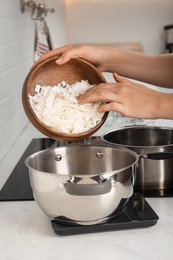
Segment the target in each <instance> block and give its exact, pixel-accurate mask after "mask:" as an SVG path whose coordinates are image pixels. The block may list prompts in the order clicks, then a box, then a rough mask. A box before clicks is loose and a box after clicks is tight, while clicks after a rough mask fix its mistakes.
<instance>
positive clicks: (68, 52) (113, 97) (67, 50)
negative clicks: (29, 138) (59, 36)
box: [34, 45, 173, 119]
mask: <svg viewBox="0 0 173 260" xmlns="http://www.w3.org/2000/svg"><path fill="white" fill-rule="evenodd" d="M54 55H59V58H58V59H57V60H56V63H57V64H58V65H61V64H64V63H66V62H67V61H69V60H70V59H72V58H83V59H85V60H87V61H89V62H91V63H92V64H94V65H95V66H96V67H97V68H98V69H99V70H100V71H101V72H112V73H113V76H114V79H115V82H112V83H102V84H98V85H96V86H95V87H93V88H91V89H90V90H88V91H87V92H86V93H85V94H83V95H81V96H79V97H78V102H79V104H84V103H90V102H99V101H101V102H104V104H103V105H101V106H100V108H99V112H105V111H115V112H119V113H121V114H122V115H124V116H126V117H132V118H143V119H173V94H172V93H162V92H159V91H156V90H152V89H150V88H147V87H146V86H143V85H142V84H138V83H135V82H133V81H131V80H129V79H127V78H131V79H135V80H138V81H142V82H146V83H149V84H152V85H156V86H160V87H165V88H173V54H162V55H145V54H141V53H137V52H133V51H129V50H124V49H120V48H117V47H115V46H113V45H66V46H63V47H61V48H57V49H54V50H52V51H50V52H48V53H46V54H45V55H43V56H42V58H41V59H40V60H39V61H38V62H36V64H37V63H39V62H40V61H41V60H42V59H44V58H45V57H51V56H54ZM34 66H35V65H34ZM120 75H121V76H120ZM124 77H126V78H124ZM105 102H106V103H105Z"/></svg>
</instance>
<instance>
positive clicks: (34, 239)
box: [0, 125, 173, 260]
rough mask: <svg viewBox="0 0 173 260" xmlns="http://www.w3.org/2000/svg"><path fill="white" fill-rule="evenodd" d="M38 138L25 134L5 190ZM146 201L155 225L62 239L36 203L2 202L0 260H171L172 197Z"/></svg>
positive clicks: (0, 169)
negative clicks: (13, 173)
mask: <svg viewBox="0 0 173 260" xmlns="http://www.w3.org/2000/svg"><path fill="white" fill-rule="evenodd" d="M105 130H108V129H104V131H105ZM101 131H102V130H100V133H101ZM40 136H41V134H39V133H38V131H37V130H35V129H34V128H33V127H32V126H31V125H29V127H28V128H27V129H26V130H25V131H24V133H23V135H21V137H20V139H19V140H18V141H17V143H16V144H15V145H14V147H13V148H12V149H11V151H10V152H9V154H8V158H6V159H4V161H3V162H2V163H1V165H0V173H1V178H0V186H1V187H2V186H3V183H4V182H5V180H6V179H7V178H8V176H9V175H10V173H11V171H12V169H13V168H14V166H15V164H16V163H17V161H18V160H19V159H20V156H21V155H22V153H23V152H24V150H25V149H26V147H27V145H28V144H29V142H30V141H31V139H32V138H35V137H40ZM146 200H147V201H148V203H149V204H150V206H151V207H152V208H153V209H154V211H155V212H156V214H157V215H158V216H159V220H158V222H157V224H156V225H154V226H152V227H147V228H140V229H131V230H121V231H110V232H102V233H91V234H83V235H73V236H64V237H63V236H58V235H56V234H55V233H54V231H53V229H52V227H51V222H50V220H49V219H48V217H46V216H45V215H44V214H43V213H42V211H41V210H40V209H39V207H38V206H37V204H36V203H35V202H34V201H25V202H21V201H20V202H0V260H23V259H25V260H31V259H32V260H38V259H40V260H95V259H99V260H105V259H107V260H115V259H118V260H122V259H123V260H131V259H133V260H140V259H147V260H148V259H154V260H172V259H173V249H172V241H173V198H147V199H146Z"/></svg>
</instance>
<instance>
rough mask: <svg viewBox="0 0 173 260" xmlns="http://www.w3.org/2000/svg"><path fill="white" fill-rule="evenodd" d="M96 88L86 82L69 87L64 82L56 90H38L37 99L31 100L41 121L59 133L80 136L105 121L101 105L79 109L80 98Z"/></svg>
mask: <svg viewBox="0 0 173 260" xmlns="http://www.w3.org/2000/svg"><path fill="white" fill-rule="evenodd" d="M91 87H93V85H91V84H89V83H88V81H87V80H82V81H81V82H76V83H75V84H72V85H69V84H67V83H66V82H65V81H62V82H61V83H59V84H58V85H55V86H40V85H36V86H35V92H36V93H35V95H34V96H31V95H28V96H29V100H30V104H31V107H32V109H33V111H34V113H35V114H36V116H37V117H38V119H39V120H40V121H41V122H42V123H43V124H45V125H46V126H48V127H50V128H51V129H53V130H54V131H56V132H62V133H66V134H79V133H82V132H86V131H88V130H90V129H92V128H93V127H95V126H96V125H97V124H98V123H99V122H100V121H101V119H102V117H103V113H99V112H98V111H97V110H98V107H99V106H100V103H94V104H91V103H88V104H84V105H79V104H78V101H77V99H76V97H77V96H79V95H81V94H83V93H85V92H86V91H87V90H88V89H89V88H91Z"/></svg>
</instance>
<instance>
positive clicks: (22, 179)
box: [0, 136, 173, 201]
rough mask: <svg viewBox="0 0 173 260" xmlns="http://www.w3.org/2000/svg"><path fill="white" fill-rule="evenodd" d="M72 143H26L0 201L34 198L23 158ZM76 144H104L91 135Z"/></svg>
mask: <svg viewBox="0 0 173 260" xmlns="http://www.w3.org/2000/svg"><path fill="white" fill-rule="evenodd" d="M72 144H73V145H74V142H73V143H70V142H60V141H56V140H53V139H50V138H35V139H33V140H32V141H31V142H30V144H29V145H28V147H27V149H26V150H25V152H24V153H23V155H22V157H21V158H20V160H19V161H18V163H17V164H16V166H15V168H14V170H13V171H12V173H11V175H10V176H9V178H8V179H7V181H6V183H5V184H4V186H3V187H2V189H1V190H0V201H18V200H34V198H33V193H32V189H31V186H30V181H29V172H28V168H27V167H26V166H25V159H26V157H27V156H29V155H31V154H33V153H35V152H37V151H41V150H44V149H47V148H55V147H61V146H70V145H72ZM75 144H76V145H78V144H88V145H89V144H93V145H94V144H95V145H106V144H105V142H103V141H102V139H101V138H100V137H99V136H92V137H89V138H86V139H84V140H82V141H77V142H75ZM134 191H135V192H137V193H141V194H142V195H143V196H144V197H165V196H167V197H170V196H173V189H167V190H148V191H147V190H145V191H142V190H134Z"/></svg>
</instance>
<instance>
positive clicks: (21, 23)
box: [0, 0, 66, 162]
mask: <svg viewBox="0 0 173 260" xmlns="http://www.w3.org/2000/svg"><path fill="white" fill-rule="evenodd" d="M36 2H37V1H36ZM40 2H41V3H45V4H46V3H47V5H48V6H49V7H54V8H55V10H56V12H55V13H53V14H48V16H47V18H46V19H47V21H48V25H49V26H50V28H49V29H50V33H51V38H52V42H53V45H54V46H58V45H62V44H65V43H66V35H65V34H66V30H65V18H64V17H65V12H64V1H63V0H59V1H56V0H50V1H48V0H47V1H39V3H40ZM25 10H26V12H25V13H24V14H22V13H21V12H20V0H1V1H0V162H1V161H2V160H3V159H4V158H5V156H6V155H7V153H8V151H9V150H10V148H11V147H12V146H13V144H14V143H15V142H16V140H17V139H18V138H19V136H20V135H21V133H22V132H23V130H24V129H25V127H26V126H27V125H28V120H27V117H26V115H25V113H24V111H23V107H22V102H21V92H22V85H23V81H24V79H25V77H26V75H27V73H28V72H29V68H30V67H31V65H32V63H33V50H34V33H35V30H34V28H35V27H34V21H33V20H31V12H30V9H29V8H27V7H26V8H25Z"/></svg>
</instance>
